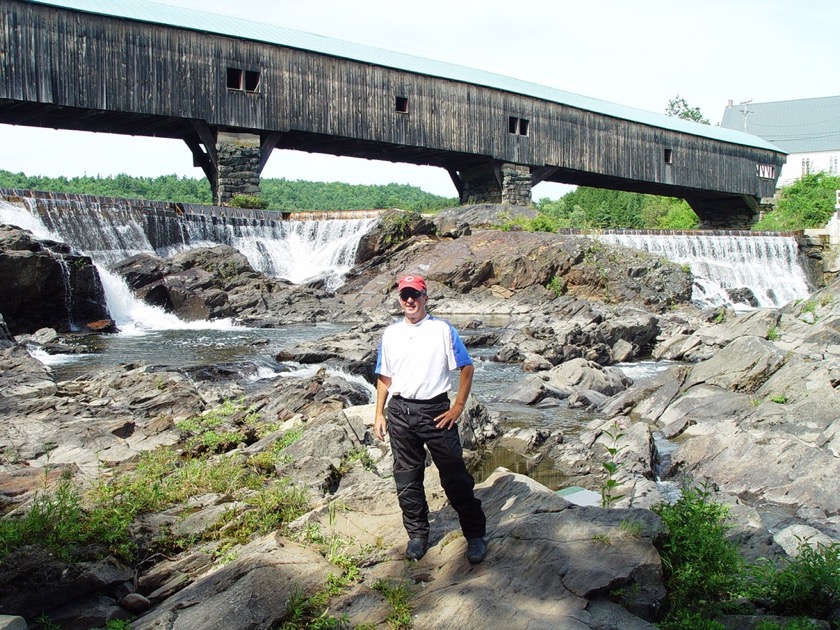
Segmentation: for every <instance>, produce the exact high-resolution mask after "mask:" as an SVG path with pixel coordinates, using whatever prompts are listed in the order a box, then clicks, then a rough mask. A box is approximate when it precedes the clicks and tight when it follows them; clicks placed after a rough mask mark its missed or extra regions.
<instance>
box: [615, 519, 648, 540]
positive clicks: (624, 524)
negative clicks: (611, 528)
mask: <svg viewBox="0 0 840 630" xmlns="http://www.w3.org/2000/svg"><path fill="white" fill-rule="evenodd" d="M618 529H619V530H621V534H622V536H624V537H625V538H630V539H632V540H639V539H641V537H642V532H643V531H644V524H643V523H641V522H639V521H628V520H623V521H621V523H619V524H618Z"/></svg>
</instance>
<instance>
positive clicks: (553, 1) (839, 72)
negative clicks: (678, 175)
mask: <svg viewBox="0 0 840 630" xmlns="http://www.w3.org/2000/svg"><path fill="white" fill-rule="evenodd" d="M167 4H173V5H180V6H185V7H191V8H195V9H200V10H206V11H212V12H215V13H220V14H228V15H237V16H239V17H243V18H246V19H252V20H255V21H261V22H272V23H276V24H280V25H283V26H288V27H291V28H296V29H299V30H304V31H309V32H312V33H319V34H323V35H328V36H331V37H336V38H340V39H346V40H350V41H355V42H359V43H363V44H368V45H372V46H378V47H381V48H386V49H389V50H397V51H401V52H406V53H410V54H413V55H417V56H421V57H429V58H434V59H440V60H442V61H447V62H451V63H457V64H460V65H464V66H469V67H473V68H479V69H484V70H489V71H492V72H497V73H499V74H504V75H508V76H514V77H517V78H520V79H525V80H528V81H533V82H535V83H539V84H542V85H546V86H550V87H555V88H559V89H562V90H566V91H569V92H574V93H577V94H581V95H584V96H589V97H594V98H599V99H602V100H607V101H612V102H615V103H619V104H622V105H627V106H631V107H637V108H639V109H645V110H648V111H654V112H660V113H664V110H665V107H666V106H667V104H668V101H669V100H670V99H672V98H674V97H676V96H677V95H679V96H682V97H683V98H685V99H686V101H687V102H688V104H689V105H690V106H693V107H699V108H700V109H701V111H702V113H703V115H704V116H705V117H706V118H708V119H709V120H710V121H711V122H712V124H717V123H719V122H720V119H721V117H722V116H723V110H724V107H725V106H726V104H727V101H728V100H729V99H732V100H733V101H734V102H735V103H740V102H742V101H746V100H749V99H752V100H753V101H754V102H767V101H779V100H790V99H797V98H810V97H819V96H835V95H837V94H840V83H838V77H840V36H838V29H839V28H840V2H837V1H836V0H763V1H758V0H710V1H708V0H695V1H694V2H687V1H683V0H635V1H633V2H630V1H628V0H531V1H521V0H520V1H518V2H517V1H515V0H505V1H502V0H413V1H410V2H394V1H393V0H390V1H384V0H238V2H231V1H230V0H168V2H167ZM0 169H3V170H8V171H13V172H20V171H22V172H24V173H26V174H27V175H48V176H57V175H66V176H74V175H84V174H87V175H97V174H98V175H111V174H117V173H128V174H130V175H135V176H157V175H166V174H172V173H176V174H178V175H187V176H190V177H203V172H202V171H201V169H198V168H193V166H192V156H191V154H190V152H189V150H188V149H187V148H186V145H184V144H183V143H181V142H180V141H173V140H165V139H150V138H143V137H128V136H114V135H109V134H86V133H80V132H69V131H55V130H44V129H37V128H29V127H15V126H9V125H0ZM263 176H264V177H285V178H287V179H291V180H295V179H306V180H313V181H346V182H350V183H362V184H387V183H390V182H397V183H409V184H414V185H416V186H420V187H421V188H423V189H424V190H428V191H429V192H433V193H436V194H441V195H446V196H451V197H454V196H455V195H456V192H455V188H454V186H453V185H452V182H451V180H450V179H449V175H448V174H447V173H446V172H445V171H444V170H443V169H437V168H433V167H418V166H413V165H395V164H390V163H387V162H375V161H369V160H355V159H350V158H336V157H332V156H322V155H316V154H308V153H296V152H290V151H277V150H275V151H274V153H273V154H272V157H271V158H270V159H269V161H268V164H267V165H266V168H265V170H264V171H263ZM566 190H568V188H567V187H564V186H561V185H557V184H550V183H544V184H540V185H539V186H537V187H536V188H535V190H534V198H535V199H538V198H541V197H552V198H556V197H558V196H560V195H562V194H563V193H564V192H565V191H566Z"/></svg>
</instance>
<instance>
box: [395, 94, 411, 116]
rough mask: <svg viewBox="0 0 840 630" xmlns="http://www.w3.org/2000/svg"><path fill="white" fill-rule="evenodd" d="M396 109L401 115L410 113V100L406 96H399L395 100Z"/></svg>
mask: <svg viewBox="0 0 840 630" xmlns="http://www.w3.org/2000/svg"><path fill="white" fill-rule="evenodd" d="M394 109H395V110H396V112H397V113H399V114H407V113H408V98H407V97H405V96H398V97H396V99H395V100H394Z"/></svg>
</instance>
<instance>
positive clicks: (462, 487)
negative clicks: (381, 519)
mask: <svg viewBox="0 0 840 630" xmlns="http://www.w3.org/2000/svg"><path fill="white" fill-rule="evenodd" d="M397 291H398V292H399V301H400V307H401V308H402V310H403V314H404V317H403V319H401V320H399V321H397V322H395V323H393V324H391V325H390V326H388V327H387V328H386V329H385V332H384V333H383V334H382V341H381V342H380V344H379V353H378V356H377V359H376V374H377V381H376V419H375V420H374V424H373V433H374V435H375V436H376V438H377V439H379V440H384V439H385V432H386V428H387V432H388V434H389V435H390V438H391V450H392V452H393V455H394V480H395V481H396V484H397V498H398V500H399V504H400V509H401V510H402V513H403V525H404V526H405V529H406V532H408V538H409V540H408V546H407V547H406V550H405V557H406V558H407V559H408V560H419V559H420V558H422V557H423V555H424V554H425V553H426V550H427V549H428V548H429V506H428V504H427V503H426V491H425V489H424V487H423V474H424V471H425V467H426V452H425V450H424V448H423V445H424V444H425V445H426V446H427V447H428V449H429V452H430V453H431V455H432V459H433V460H434V462H435V465H436V466H437V467H438V470H439V471H440V482H441V485H442V486H443V489H444V491H445V492H446V496H447V498H448V499H449V502H450V503H451V504H452V507H453V508H454V509H455V511H456V512H457V513H458V519H459V521H460V523H461V530H462V531H463V532H464V538H466V539H467V559H468V560H469V561H470V563H472V564H478V563H479V562H481V561H482V560H483V559H484V556H485V555H486V554H487V546H486V543H485V541H484V536H485V533H486V519H485V516H484V512H483V511H482V509H481V501H479V500H478V499H477V498H476V496H475V494H474V493H473V486H474V485H475V482H474V480H473V477H472V475H470V473H469V471H467V467H466V465H465V464H464V457H463V451H462V449H461V440H460V436H459V435H458V427H457V425H456V422H457V420H458V418H459V417H460V415H461V413H462V412H463V411H464V407H465V406H466V402H467V397H468V396H469V395H470V388H471V387H472V378H473V371H474V368H473V363H472V359H471V358H470V356H469V354H468V353H467V349H466V348H465V347H464V343H463V342H462V341H461V338H460V337H459V335H458V332H457V331H456V330H455V328H453V327H452V325H451V324H449V323H448V322H446V321H444V320H442V319H435V318H434V317H432V316H430V315H429V314H428V313H427V312H426V302H427V300H428V296H427V294H426V282H425V280H423V278H421V277H420V276H405V277H404V278H402V279H401V280H400V281H399V283H398V284H397ZM455 368H458V369H459V370H460V377H459V382H458V395H457V397H456V399H455V402H454V404H453V405H452V406H451V407H450V405H449V395H448V394H447V392H448V391H449V390H450V389H451V388H452V385H451V382H450V378H449V373H450V371H451V370H454V369H455ZM386 402H387V418H386V413H385V410H386Z"/></svg>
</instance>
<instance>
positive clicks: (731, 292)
mask: <svg viewBox="0 0 840 630" xmlns="http://www.w3.org/2000/svg"><path fill="white" fill-rule="evenodd" d="M726 294H727V295H728V296H729V301H730V302H732V303H733V304H745V305H747V306H752V307H753V308H758V299H757V298H756V297H755V294H754V293H753V292H752V289H750V288H749V287H738V288H737V289H726Z"/></svg>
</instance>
